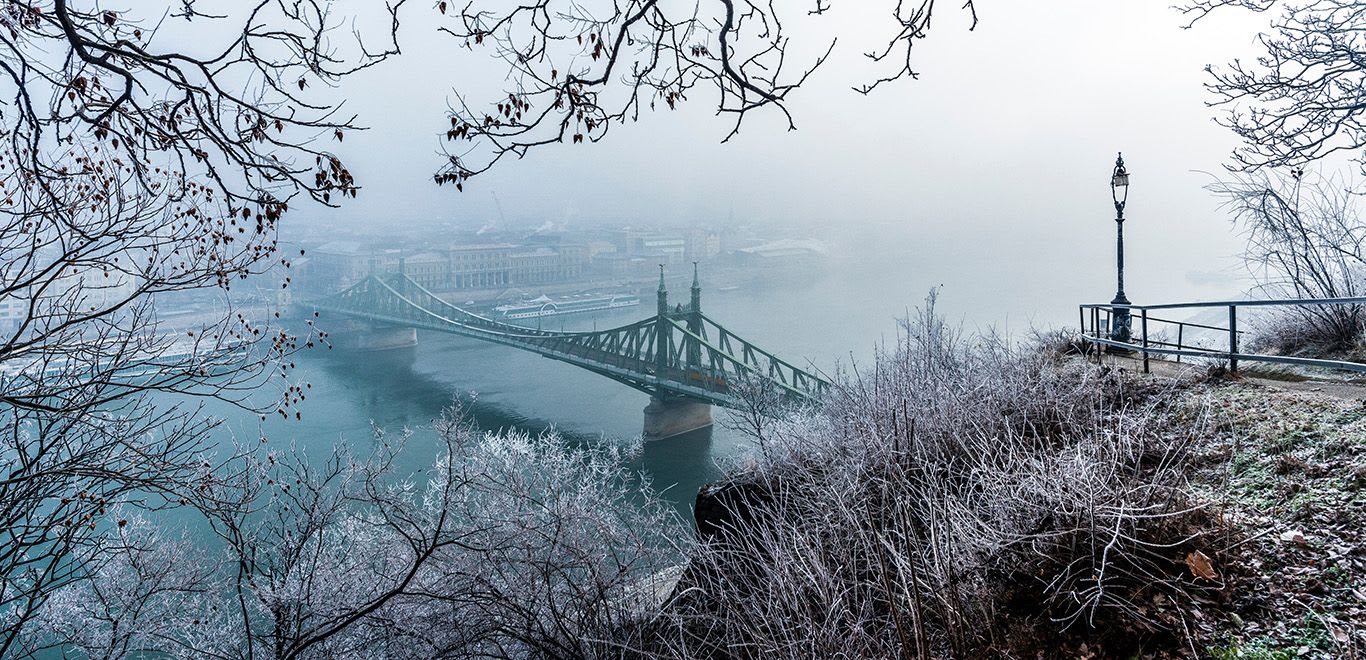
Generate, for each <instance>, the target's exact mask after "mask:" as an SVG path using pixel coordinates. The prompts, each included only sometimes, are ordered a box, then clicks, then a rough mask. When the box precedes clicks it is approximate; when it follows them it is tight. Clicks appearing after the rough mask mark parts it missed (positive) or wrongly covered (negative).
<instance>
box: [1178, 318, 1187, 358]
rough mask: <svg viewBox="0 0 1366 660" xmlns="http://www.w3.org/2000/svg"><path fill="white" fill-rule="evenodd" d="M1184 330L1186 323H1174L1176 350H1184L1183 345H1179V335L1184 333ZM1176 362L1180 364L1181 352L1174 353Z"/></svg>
mask: <svg viewBox="0 0 1366 660" xmlns="http://www.w3.org/2000/svg"><path fill="white" fill-rule="evenodd" d="M1185 332H1186V324H1185V323H1177V324H1176V350H1178V351H1183V350H1185V347H1183V346H1182V345H1181V336H1182V335H1184V334H1185ZM1176 363H1177V364H1181V354H1180V353H1177V354H1176Z"/></svg>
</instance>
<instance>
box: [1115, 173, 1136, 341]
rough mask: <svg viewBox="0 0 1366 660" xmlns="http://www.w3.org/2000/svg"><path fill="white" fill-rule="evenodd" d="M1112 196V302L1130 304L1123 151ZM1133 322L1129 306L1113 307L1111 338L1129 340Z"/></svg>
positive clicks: (1127, 196) (1127, 185)
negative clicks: (1126, 289) (1126, 274)
mask: <svg viewBox="0 0 1366 660" xmlns="http://www.w3.org/2000/svg"><path fill="white" fill-rule="evenodd" d="M1110 197H1111V198H1112V199H1113V200H1114V202H1115V264H1116V266H1117V268H1116V270H1117V272H1118V275H1119V278H1118V282H1119V286H1118V289H1117V291H1116V292H1115V299H1114V300H1111V301H1110V304H1112V305H1128V304H1129V299H1128V298H1127V297H1125V295H1124V202H1126V201H1128V199H1129V171H1128V170H1126V169H1124V154H1122V153H1121V154H1119V156H1118V157H1117V158H1115V171H1114V173H1113V174H1111V175H1110ZM1132 322H1133V319H1132V318H1131V317H1130V315H1129V308H1128V307H1115V308H1113V309H1112V310H1111V314H1110V339H1113V340H1115V341H1122V342H1127V341H1129V339H1130V337H1131V334H1130V327H1131V324H1132Z"/></svg>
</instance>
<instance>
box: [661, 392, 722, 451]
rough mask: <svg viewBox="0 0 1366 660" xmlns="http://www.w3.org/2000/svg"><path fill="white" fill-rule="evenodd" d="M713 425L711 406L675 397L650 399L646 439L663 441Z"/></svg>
mask: <svg viewBox="0 0 1366 660" xmlns="http://www.w3.org/2000/svg"><path fill="white" fill-rule="evenodd" d="M711 425H712V419H711V404H709V403H701V402H699V401H692V400H690V399H680V398H674V397H659V396H652V397H650V405H648V406H645V439H646V440H663V439H664V438H671V437H673V436H676V435H682V434H684V433H687V432H689V431H696V430H697V429H701V428H706V427H708V426H711Z"/></svg>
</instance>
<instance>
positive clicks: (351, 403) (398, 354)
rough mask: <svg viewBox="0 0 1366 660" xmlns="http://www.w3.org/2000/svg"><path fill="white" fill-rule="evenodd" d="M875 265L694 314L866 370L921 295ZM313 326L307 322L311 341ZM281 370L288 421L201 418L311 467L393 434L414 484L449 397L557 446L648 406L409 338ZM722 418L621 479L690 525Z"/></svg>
mask: <svg viewBox="0 0 1366 660" xmlns="http://www.w3.org/2000/svg"><path fill="white" fill-rule="evenodd" d="M879 263H880V264H881V265H880V266H873V265H872V264H871V263H869V262H867V261H864V260H861V259H859V258H856V257H843V258H840V257H832V258H831V259H830V260H829V261H828V262H827V263H826V264H825V266H824V267H822V268H819V269H815V270H810V271H805V272H800V273H792V272H788V273H775V274H774V275H773V276H771V277H767V276H766V277H763V278H761V279H759V280H755V281H752V282H749V283H747V284H744V285H742V286H740V287H739V288H738V289H734V290H730V291H717V290H710V289H707V288H706V286H705V282H706V277H705V275H706V273H705V271H704V272H703V282H704V290H703V310H704V311H705V312H706V313H707V314H708V315H709V316H710V317H711V318H713V319H716V320H717V321H719V322H720V323H722V324H723V325H725V326H726V327H727V328H728V329H730V330H732V331H734V332H735V333H737V334H739V335H740V336H742V337H745V338H746V339H749V340H751V341H753V342H755V343H757V344H758V345H760V346H762V347H764V348H765V349H768V350H770V351H772V352H774V353H776V354H777V355H779V356H781V357H784V358H785V359H788V360H789V361H791V362H793V363H795V364H798V365H810V366H811V367H813V368H816V369H821V370H827V371H828V370H831V369H833V368H835V367H836V366H837V365H848V364H850V362H851V361H854V362H857V363H859V364H865V365H866V364H867V363H868V362H869V361H870V360H871V359H872V356H873V354H874V352H875V347H876V346H877V345H878V344H879V343H883V342H891V341H893V339H894V338H895V335H896V330H897V319H898V318H900V317H902V316H905V315H906V313H907V312H908V310H912V309H914V307H915V306H917V305H919V304H921V303H922V301H923V299H924V296H925V294H926V292H927V291H928V289H929V287H930V286H932V285H933V284H935V283H934V282H933V281H931V280H928V279H925V278H916V277H914V276H913V275H912V274H910V273H909V272H906V271H909V270H910V266H909V265H899V266H895V265H894V266H893V267H890V268H889V267H887V266H886V264H888V263H893V264H897V263H899V262H895V261H893V262H889V261H887V260H881V261H880V262H879ZM671 287H672V290H671V291H670V294H671V296H670V301H671V303H673V302H684V303H686V301H687V297H688V290H687V288H686V284H685V283H674V284H671ZM950 302H951V301H950ZM1023 304H1029V301H1026V302H1025V303H1023ZM1074 305H1075V302H1072V301H1069V302H1068V304H1066V305H1058V306H1057V309H1056V310H1052V315H1051V317H1050V318H1049V319H1046V320H1045V321H1044V324H1048V323H1049V322H1056V323H1065V322H1066V321H1067V320H1069V319H1070V318H1072V316H1073V315H1075V313H1076V312H1075V306H1074ZM947 306H948V307H949V309H950V311H951V315H953V314H956V315H957V316H956V320H959V321H962V322H963V323H965V324H967V325H969V326H970V327H971V326H979V325H984V324H989V323H993V322H995V319H992V318H990V317H989V316H986V315H988V314H994V313H998V312H999V311H1000V310H999V309H992V310H987V311H984V312H983V314H984V316H983V317H981V318H975V317H973V316H972V315H971V314H968V313H965V312H961V311H960V312H955V311H953V310H954V309H955V305H953V304H949V305H947ZM956 308H957V309H959V310H961V309H968V307H967V306H966V305H958V306H956ZM653 313H654V299H653V296H642V304H641V305H640V306H639V307H631V308H625V309H622V310H618V311H615V312H612V313H598V314H593V315H576V316H573V317H553V318H547V319H543V321H542V323H543V325H544V327H546V328H555V329H559V328H561V327H563V328H565V329H592V328H594V327H597V328H608V327H613V326H616V325H621V324H624V323H627V322H631V321H635V320H638V319H640V318H644V317H646V316H649V315H652V314H653ZM327 322H328V319H326V318H322V319H320V320H319V324H320V326H321V327H323V328H326V327H327ZM1035 322H1036V323H1038V322H1039V320H1038V319H1037V318H1036V319H1035ZM531 323H535V321H531ZM339 343H340V342H339ZM295 362H296V363H297V365H298V369H297V371H295V372H293V374H292V377H293V378H296V379H298V380H299V381H303V382H308V383H310V384H311V388H310V389H309V390H308V399H307V400H306V401H304V402H303V405H302V408H301V410H302V419H301V420H299V421H294V420H288V421H285V420H280V419H279V418H278V417H275V416H272V417H271V418H270V419H268V420H267V421H266V422H265V423H264V424H262V423H261V422H260V421H259V418H257V417H255V416H253V415H248V414H244V413H237V412H234V411H232V410H226V409H215V410H214V412H216V413H219V414H222V415H224V416H225V417H226V418H227V425H226V429H225V430H226V431H228V432H231V433H236V434H239V435H240V436H241V437H243V438H253V439H254V438H256V437H258V436H259V435H261V434H264V435H266V436H268V437H269V438H270V440H271V443H272V445H273V446H276V447H280V446H287V445H289V444H292V445H294V446H296V447H300V448H303V449H304V450H305V451H307V452H308V453H310V454H312V455H315V456H319V455H322V454H324V453H325V452H326V451H328V450H329V449H330V448H331V447H332V446H333V445H334V444H336V443H338V442H345V443H352V444H353V445H356V446H357V447H359V448H364V446H365V443H368V442H372V440H371V438H372V435H371V431H370V429H371V426H372V424H373V425H376V426H379V427H382V428H384V429H386V431H387V432H388V433H394V432H398V431H399V430H401V429H405V428H406V429H409V430H411V431H412V437H411V438H410V440H409V441H408V443H407V444H406V446H405V450H404V454H403V460H402V467H403V468H405V469H410V470H412V471H414V472H416V471H417V470H418V469H421V468H423V467H427V466H429V465H430V462H431V461H432V460H433V459H434V454H433V452H434V451H435V449H434V447H435V445H434V432H433V431H432V429H431V424H432V421H433V420H434V419H436V418H438V417H439V416H440V415H441V413H442V410H443V409H444V408H446V407H447V406H450V405H451V403H452V401H453V400H455V399H457V398H458V399H459V400H461V401H462V402H463V404H464V407H465V410H466V413H467V414H468V415H469V416H470V418H471V419H472V421H474V422H475V423H476V424H478V425H479V426H480V427H481V428H484V429H489V430H495V429H503V428H515V429H521V430H525V431H528V432H531V433H539V432H542V431H545V430H547V429H552V428H553V429H555V430H556V431H557V432H558V433H559V434H560V435H561V436H562V437H564V438H565V440H566V441H568V442H593V441H607V442H632V441H633V439H634V438H635V437H636V436H638V435H639V434H640V431H641V425H642V421H643V414H642V410H643V409H644V407H645V405H646V404H647V403H648V396H647V395H645V394H643V393H641V392H639V391H636V390H634V389H631V388H629V387H627V386H625V385H622V384H619V383H617V382H615V381H612V380H610V379H607V378H604V377H602V376H599V375H596V374H593V373H590V372H588V371H585V370H582V369H579V368H577V367H573V366H571V365H568V364H564V363H561V362H557V361H554V360H549V359H546V358H542V357H539V356H537V355H534V354H532V353H528V352H523V351H519V350H517V349H513V348H508V347H503V346H497V345H493V344H487V343H483V342H479V341H477V340H472V339H467V338H463V337H457V336H453V335H446V334H440V333H436V332H428V331H419V332H418V343H417V345H416V346H414V347H411V348H404V349H392V350H387V351H371V352H363V351H357V350H353V349H342V348H337V349H334V350H327V349H321V348H318V349H313V350H308V351H304V352H303V353H301V354H300V355H299V356H298V357H297V358H295ZM727 415H728V413H726V412H724V411H722V410H720V409H717V410H716V418H717V422H718V423H717V424H716V425H715V426H714V427H713V428H712V429H710V430H704V431H699V432H695V433H693V434H689V435H686V436H680V437H675V438H671V439H666V440H662V441H656V442H650V443H645V445H644V447H643V450H642V451H641V452H639V453H638V454H637V455H636V458H634V459H633V460H634V463H633V465H631V466H630V467H631V468H632V469H634V470H638V471H641V472H643V473H644V474H646V475H648V476H649V477H650V478H651V479H652V481H653V483H654V485H655V487H656V488H657V489H659V490H662V491H663V492H664V496H665V497H666V499H668V500H669V501H670V502H672V503H673V504H674V505H675V506H676V507H677V508H678V510H679V512H680V513H682V514H684V515H690V506H691V504H692V502H693V499H694V497H695V496H696V493H697V489H698V488H699V487H700V486H701V485H703V484H705V483H707V482H709V481H713V480H715V479H717V478H718V477H719V476H720V475H721V474H722V471H723V469H724V466H725V464H726V463H727V462H730V461H735V460H740V459H742V458H743V456H744V455H745V453H746V452H747V451H748V450H749V449H750V443H749V441H748V439H747V438H746V437H745V436H744V435H743V434H742V433H740V432H738V431H735V430H733V429H729V428H727V427H726V425H725V420H726V417H727Z"/></svg>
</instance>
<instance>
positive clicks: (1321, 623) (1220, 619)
mask: <svg viewBox="0 0 1366 660" xmlns="http://www.w3.org/2000/svg"><path fill="white" fill-rule="evenodd" d="M1363 394H1364V395H1366V390H1363ZM1180 396H1181V397H1182V402H1181V403H1182V407H1183V408H1184V409H1185V410H1188V411H1190V412H1192V413H1195V412H1197V411H1202V410H1203V411H1207V413H1208V414H1210V415H1211V416H1212V421H1213V422H1214V423H1213V425H1212V427H1211V428H1213V429H1214V430H1213V432H1212V434H1211V435H1210V437H1208V439H1207V442H1204V443H1202V444H1201V446H1200V447H1198V449H1197V453H1196V455H1195V456H1194V457H1193V459H1194V460H1193V473H1192V481H1193V485H1194V487H1195V488H1196V490H1197V492H1198V493H1199V494H1200V495H1201V497H1202V498H1203V499H1206V500H1207V501H1208V502H1209V503H1210V504H1211V506H1212V507H1213V510H1214V511H1215V512H1219V513H1220V514H1221V515H1222V520H1223V521H1224V523H1225V525H1226V526H1227V528H1228V529H1229V531H1230V534H1229V535H1228V538H1229V539H1230V541H1231V542H1230V544H1229V545H1230V547H1223V548H1219V547H1215V548H1212V550H1213V552H1210V553H1209V554H1210V555H1211V557H1212V558H1213V559H1214V563H1215V569H1216V570H1217V572H1218V573H1219V574H1220V575H1219V580H1221V581H1222V582H1223V586H1222V588H1221V589H1219V591H1218V593H1217V598H1216V599H1215V602H1211V603H1209V604H1208V606H1207V607H1204V608H1202V610H1203V611H1200V612H1196V613H1195V614H1194V616H1192V617H1189V620H1191V622H1192V623H1191V626H1192V631H1191V633H1192V636H1193V637H1195V639H1196V640H1198V641H1200V642H1203V645H1204V646H1205V653H1208V654H1209V655H1210V656H1213V657H1215V658H1293V657H1300V656H1309V657H1316V656H1317V657H1333V658H1339V657H1366V545H1364V544H1363V540H1364V539H1366V401H1363V400H1351V399H1343V398H1337V397H1329V396H1324V395H1321V394H1315V393H1311V392H1284V391H1277V390H1273V389H1270V388H1266V387H1259V386H1256V385H1252V384H1246V383H1235V384H1206V385H1197V386H1194V387H1191V388H1189V389H1186V390H1184V391H1183V393H1182V394H1181V395H1180Z"/></svg>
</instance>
